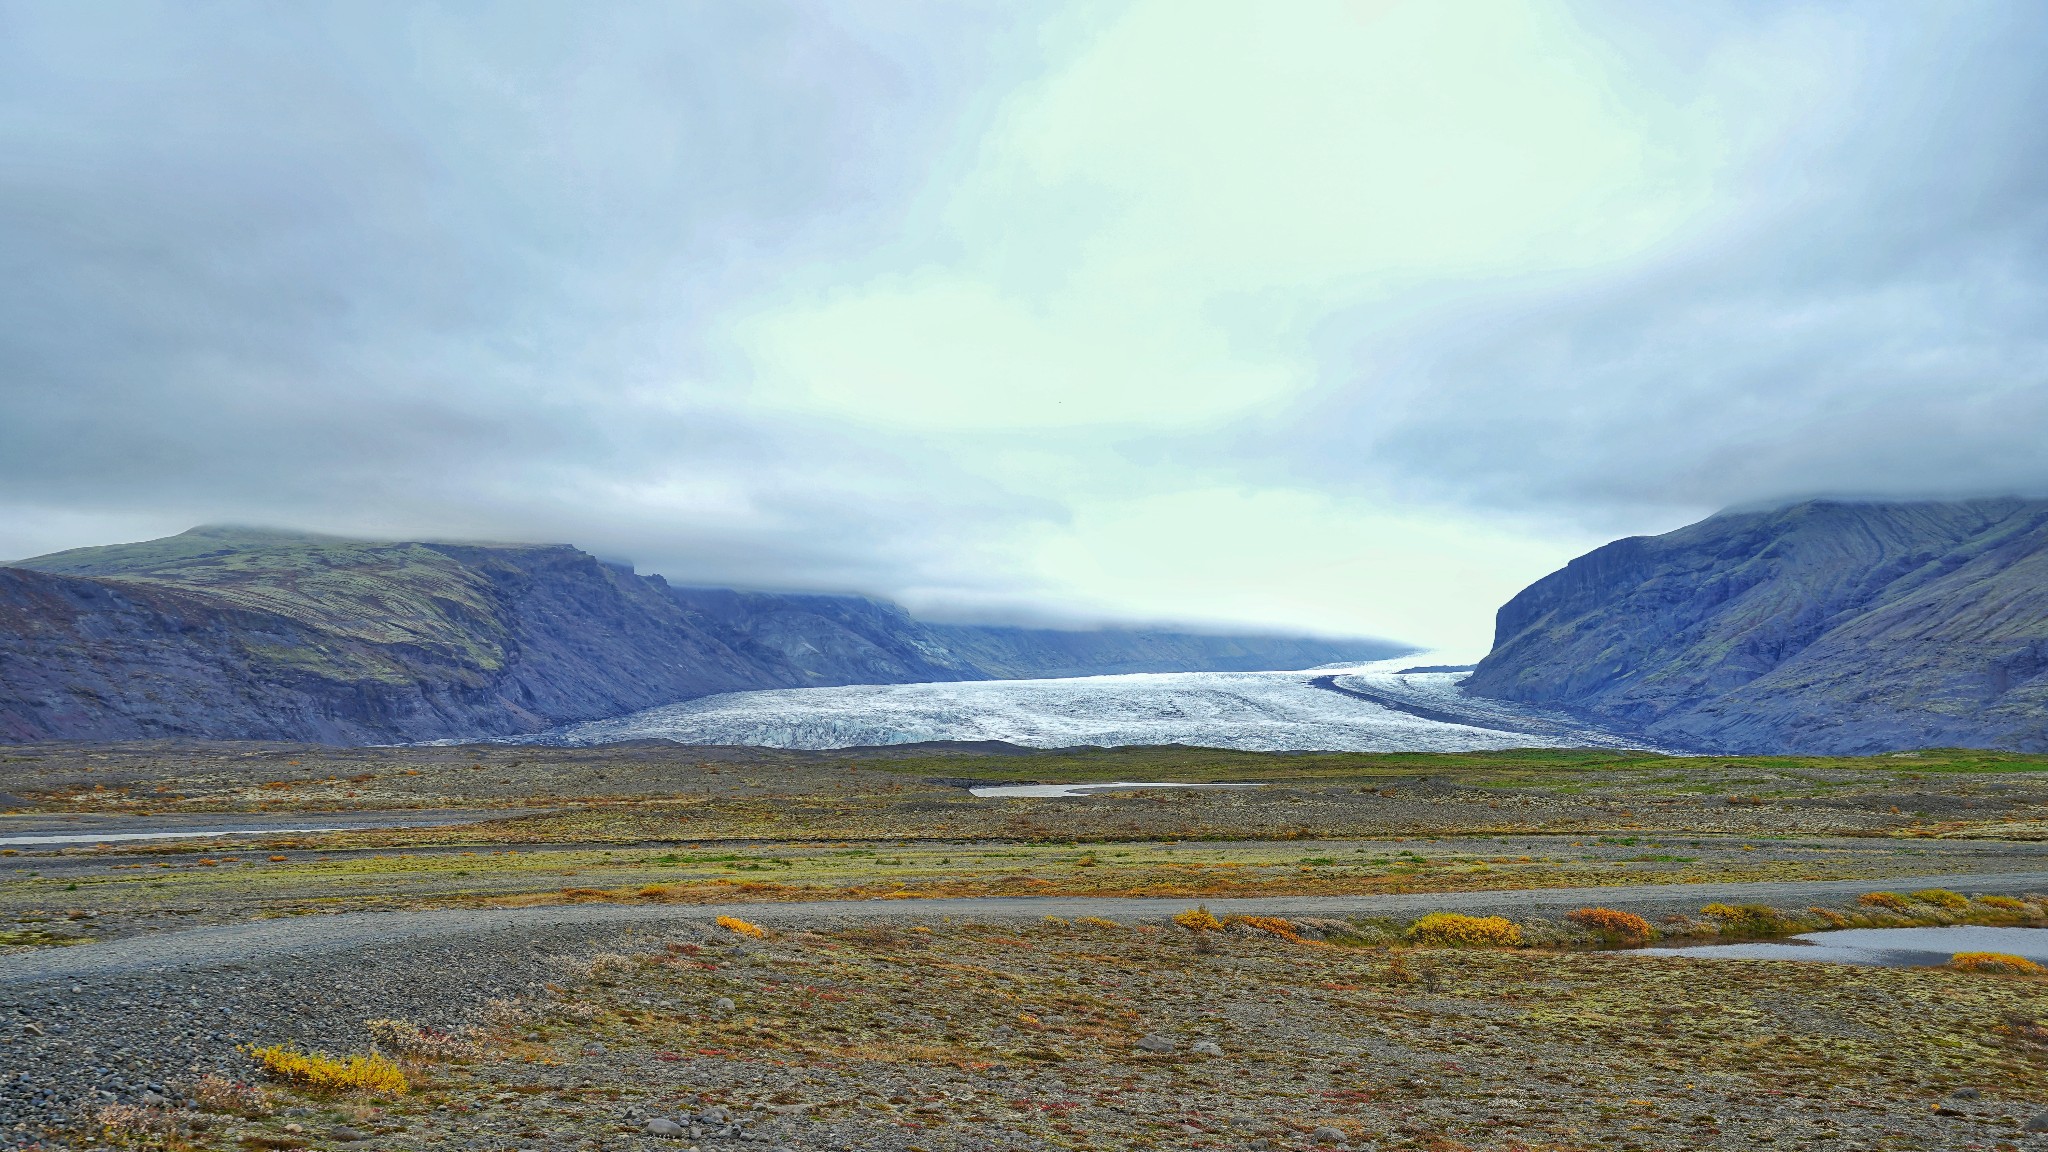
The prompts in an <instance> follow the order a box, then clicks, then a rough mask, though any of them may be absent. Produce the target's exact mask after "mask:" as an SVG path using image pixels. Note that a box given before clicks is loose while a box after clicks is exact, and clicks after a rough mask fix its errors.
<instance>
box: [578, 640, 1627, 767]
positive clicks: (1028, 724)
mask: <svg viewBox="0 0 2048 1152" xmlns="http://www.w3.org/2000/svg"><path fill="white" fill-rule="evenodd" d="M1415 659H1416V658H1415V657H1412V656H1411V657H1407V658H1404V659H1401V660H1388V661H1381V662H1378V663H1374V664H1362V665H1355V666H1348V667H1334V668H1317V669H1312V670H1309V671H1300V672H1167V673H1149V674H1139V675H1125V676H1085V677H1075V678H1072V679H1061V680H980V681H965V682H952V683H936V684H872V685H870V684H860V685H850V686H847V687H840V688H794V689H780V690H774V691H764V692H730V693H726V694H724V695H719V696H707V697H704V698H703V699H699V700H690V701H685V702H683V703H680V704H670V705H666V706H663V707H660V708H650V709H647V710H646V711H642V712H635V713H632V714H630V715H626V716H619V717H614V718H612V719H608V720H595V721H590V722H587V723H582V724H574V725H570V726H567V727H565V728H561V729H557V730H556V731H554V732H551V733H549V734H547V735H546V736H545V737H542V738H541V740H542V741H544V742H546V743H558V744H573V745H583V744H611V743H617V742H620V741H625V740H647V739H665V740H675V741H679V742H682V743H687V744H745V745H755V746H765V747H771V748H812V749H825V748H851V747H862V746H873V745H883V744H911V743H919V742H923V741H934V740H961V741H972V740H1001V741H1006V742H1008V743H1011V744H1018V745H1023V746H1026V747H1035V748H1065V747H1074V746H1078V745H1099V746H1116V745H1126V744H1190V745H1198V746H1202V747H1211V748H1240V749H1247V750H1259V751H1306V750H1330V751H1361V752H1408V751H1440V752H1453V751H1477V750H1483V749H1492V748H1541V747H1626V746H1628V742H1627V741H1625V740H1623V739H1622V738H1620V737H1617V736H1614V735H1612V734H1610V733H1607V732H1604V731H1601V730H1600V729H1597V728H1593V727H1591V726H1588V725H1586V724H1583V723H1580V722H1578V721H1575V720H1572V719H1570V718H1568V717H1564V716H1561V715H1558V714H1555V713H1548V712H1543V711H1540V710H1536V709H1525V708H1519V707H1516V706H1512V705H1504V704H1501V703H1499V702H1497V701H1492V700H1471V699H1468V698H1466V697H1465V696H1464V694H1463V693H1461V692H1459V691H1458V690H1457V683H1458V681H1460V680H1462V679H1464V677H1465V676H1466V673H1463V672H1425V673H1408V674H1405V675H1404V674H1401V673H1400V672H1398V671H1397V670H1398V669H1399V668H1402V667H1407V666H1410V665H1411V664H1413V663H1414V661H1415ZM1318 680H1321V681H1323V683H1322V684H1318V683H1317V682H1316V681H1318ZM1347 689H1348V690H1347ZM1411 708H1412V709H1413V711H1406V710H1404V709H1411Z"/></svg>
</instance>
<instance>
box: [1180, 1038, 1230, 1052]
mask: <svg viewBox="0 0 2048 1152" xmlns="http://www.w3.org/2000/svg"><path fill="white" fill-rule="evenodd" d="M1188 1051H1190V1052H1192V1053H1194V1054H1195V1055H1197V1056H1221V1055H1223V1045H1221V1044H1218V1043H1216V1042H1215V1041H1214V1040H1197V1041H1195V1042H1194V1043H1193V1044H1190V1045H1188Z"/></svg>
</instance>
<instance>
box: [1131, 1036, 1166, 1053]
mask: <svg viewBox="0 0 2048 1152" xmlns="http://www.w3.org/2000/svg"><path fill="white" fill-rule="evenodd" d="M1138 1047H1140V1048H1143V1049H1144V1050H1145V1051H1147V1052H1171V1051H1173V1049H1174V1043H1173V1038H1172V1037H1170V1036H1161V1035H1160V1034H1159V1033H1157V1032H1153V1033H1151V1034H1149V1035H1147V1036H1146V1037H1145V1038H1144V1039H1142V1040H1140V1041H1138Z"/></svg>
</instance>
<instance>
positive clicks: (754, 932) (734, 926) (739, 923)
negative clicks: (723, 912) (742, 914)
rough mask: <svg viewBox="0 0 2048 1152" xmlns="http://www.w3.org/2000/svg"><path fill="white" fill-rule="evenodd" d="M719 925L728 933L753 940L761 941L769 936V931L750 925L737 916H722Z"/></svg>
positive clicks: (756, 925)
mask: <svg viewBox="0 0 2048 1152" xmlns="http://www.w3.org/2000/svg"><path fill="white" fill-rule="evenodd" d="M717 923H718V926H719V927H720V928H723V929H725V930H726V931H727V932H731V933H734V934H736V935H740V936H745V937H747V938H748V939H751V940H759V939H760V938H761V937H763V936H766V935H767V934H768V930H767V929H765V928H763V927H761V926H760V925H758V924H749V923H747V922H746V921H745V920H742V919H740V918H739V917H737V916H720V917H719V918H718V921H717Z"/></svg>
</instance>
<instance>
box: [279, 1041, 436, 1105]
mask: <svg viewBox="0 0 2048 1152" xmlns="http://www.w3.org/2000/svg"><path fill="white" fill-rule="evenodd" d="M242 1051H243V1052H246V1053H247V1054H248V1055H249V1057H250V1059H252V1060H254V1061H256V1063H258V1064H260V1065H262V1066H263V1070H264V1071H265V1072H268V1073H270V1074H271V1075H272V1076H275V1077H277V1078H278V1079H280V1080H289V1081H291V1082H292V1083H294V1084H298V1085H301V1086H303V1087H306V1088H311V1089H313V1090H314V1091H316V1092H381V1093H385V1094H388V1095H398V1094H400V1093H402V1092H404V1091H405V1090H406V1088H407V1087H408V1085H407V1084H406V1082H405V1073H404V1072H401V1071H399V1069H398V1065H396V1064H393V1063H392V1062H391V1061H390V1060H388V1059H386V1058H385V1057H383V1056H380V1055H378V1054H377V1053H374V1052H372V1053H370V1054H368V1055H364V1054H362V1053H352V1054H350V1055H348V1056H343V1057H341V1058H340V1059H336V1058H334V1057H332V1056H322V1055H321V1054H319V1053H318V1052H300V1051H298V1050H297V1049H293V1048H286V1047H284V1046H283V1045H281V1044H273V1045H271V1046H270V1047H268V1048H248V1047H245V1048H243V1049H242Z"/></svg>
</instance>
